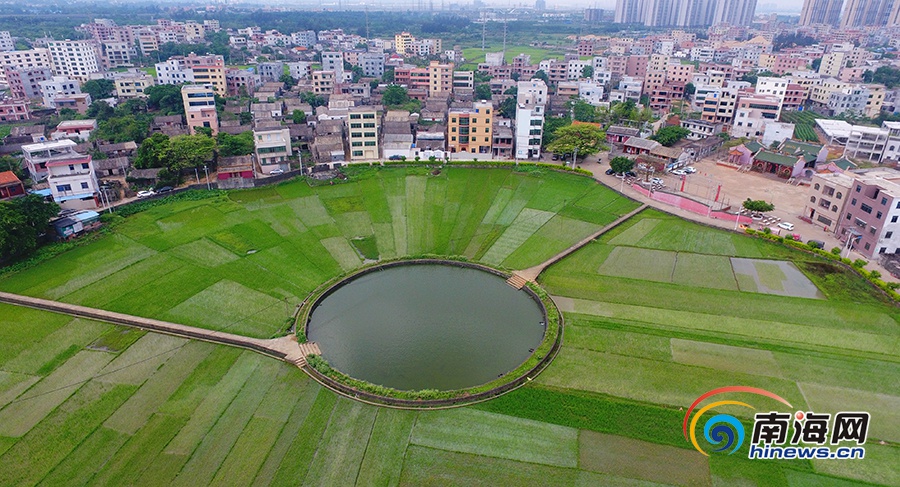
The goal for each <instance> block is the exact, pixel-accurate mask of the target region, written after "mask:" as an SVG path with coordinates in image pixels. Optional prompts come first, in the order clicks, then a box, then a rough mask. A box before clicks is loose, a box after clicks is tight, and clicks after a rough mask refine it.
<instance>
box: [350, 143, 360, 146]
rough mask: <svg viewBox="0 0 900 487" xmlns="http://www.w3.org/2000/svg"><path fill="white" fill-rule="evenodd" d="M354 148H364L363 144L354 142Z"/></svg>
mask: <svg viewBox="0 0 900 487" xmlns="http://www.w3.org/2000/svg"><path fill="white" fill-rule="evenodd" d="M350 145H351V146H352V147H362V142H353V143H352V144H350Z"/></svg>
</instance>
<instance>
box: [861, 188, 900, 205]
mask: <svg viewBox="0 0 900 487" xmlns="http://www.w3.org/2000/svg"><path fill="white" fill-rule="evenodd" d="M861 189H862V186H860V185H858V184H857V185H856V192H857V193H859V190H861ZM898 208H900V207H898Z"/></svg>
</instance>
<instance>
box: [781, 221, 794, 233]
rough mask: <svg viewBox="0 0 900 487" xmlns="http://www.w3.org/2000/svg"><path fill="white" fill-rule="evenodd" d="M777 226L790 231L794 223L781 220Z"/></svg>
mask: <svg viewBox="0 0 900 487" xmlns="http://www.w3.org/2000/svg"><path fill="white" fill-rule="evenodd" d="M778 228H783V229H785V230H787V231H789V232H790V231H792V230H793V229H794V224H793V223H789V222H781V223H779V224H778Z"/></svg>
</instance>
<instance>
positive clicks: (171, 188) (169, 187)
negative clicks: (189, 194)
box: [156, 186, 175, 193]
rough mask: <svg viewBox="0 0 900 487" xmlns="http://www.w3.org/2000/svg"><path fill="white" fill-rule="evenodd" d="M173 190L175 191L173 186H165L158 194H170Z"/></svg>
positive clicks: (158, 190)
mask: <svg viewBox="0 0 900 487" xmlns="http://www.w3.org/2000/svg"><path fill="white" fill-rule="evenodd" d="M173 189H175V188H173V187H171V186H163V187H162V188H159V189H157V190H156V192H157V193H168V192H169V191H172V190H173Z"/></svg>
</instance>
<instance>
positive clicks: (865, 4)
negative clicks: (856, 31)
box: [841, 0, 894, 29]
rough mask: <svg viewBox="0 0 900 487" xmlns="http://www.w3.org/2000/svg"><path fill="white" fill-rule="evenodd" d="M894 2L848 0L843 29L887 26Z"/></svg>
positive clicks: (842, 22) (887, 0) (845, 7)
mask: <svg viewBox="0 0 900 487" xmlns="http://www.w3.org/2000/svg"><path fill="white" fill-rule="evenodd" d="M893 4H894V0H847V3H846V5H844V13H843V16H842V18H841V29H848V28H851V27H880V26H883V25H885V24H887V21H888V18H889V17H890V14H891V8H892V7H893Z"/></svg>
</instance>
